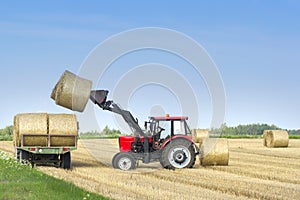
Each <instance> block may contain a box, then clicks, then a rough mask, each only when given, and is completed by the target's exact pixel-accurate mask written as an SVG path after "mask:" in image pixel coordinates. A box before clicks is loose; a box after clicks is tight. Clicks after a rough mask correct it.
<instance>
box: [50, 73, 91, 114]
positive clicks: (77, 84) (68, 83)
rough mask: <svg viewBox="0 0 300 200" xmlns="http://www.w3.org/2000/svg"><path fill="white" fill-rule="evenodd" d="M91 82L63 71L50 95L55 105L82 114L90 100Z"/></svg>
mask: <svg viewBox="0 0 300 200" xmlns="http://www.w3.org/2000/svg"><path fill="white" fill-rule="evenodd" d="M91 88H92V82H91V81H89V80H87V79H84V78H80V77H78V76H76V75H75V74H73V73H71V72H69V71H65V72H64V73H63V75H62V76H61V77H60V79H59V81H58V83H57V84H56V85H55V87H54V89H53V90H52V93H51V98H52V99H54V100H55V103H56V104H57V105H60V106H63V107H65V108H68V109H71V110H73V111H79V112H82V111H83V110H84V109H85V106H86V104H87V102H88V100H89V98H90V93H91Z"/></svg>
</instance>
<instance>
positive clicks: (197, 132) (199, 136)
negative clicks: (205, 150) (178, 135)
mask: <svg viewBox="0 0 300 200" xmlns="http://www.w3.org/2000/svg"><path fill="white" fill-rule="evenodd" d="M208 136H209V133H208V129H193V130H192V137H193V140H194V142H196V143H199V145H200V146H201V144H202V143H203V140H204V139H205V138H207V137H208Z"/></svg>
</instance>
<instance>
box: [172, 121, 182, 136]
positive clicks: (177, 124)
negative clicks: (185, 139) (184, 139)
mask: <svg viewBox="0 0 300 200" xmlns="http://www.w3.org/2000/svg"><path fill="white" fill-rule="evenodd" d="M173 123H174V125H173V126H174V132H173V134H174V135H185V124H184V121H174V122H173Z"/></svg>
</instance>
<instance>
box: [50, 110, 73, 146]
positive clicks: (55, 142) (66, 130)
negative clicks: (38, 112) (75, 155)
mask: <svg viewBox="0 0 300 200" xmlns="http://www.w3.org/2000/svg"><path fill="white" fill-rule="evenodd" d="M48 126H49V134H59V135H77V134H78V124H77V118H76V115H73V114H49V115H48ZM50 142H51V146H75V144H76V140H75V138H74V137H67V136H65V137H63V136H52V137H51V141H50Z"/></svg>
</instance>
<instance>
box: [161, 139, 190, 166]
mask: <svg viewBox="0 0 300 200" xmlns="http://www.w3.org/2000/svg"><path fill="white" fill-rule="evenodd" d="M195 160H196V154H195V150H194V147H193V144H192V143H191V142H190V141H188V140H186V139H175V140H173V141H171V142H170V143H169V144H167V146H166V147H165V148H164V150H163V152H162V155H161V158H160V164H161V165H162V166H163V167H164V168H166V169H181V168H192V167H193V166H194V164H195Z"/></svg>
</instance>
